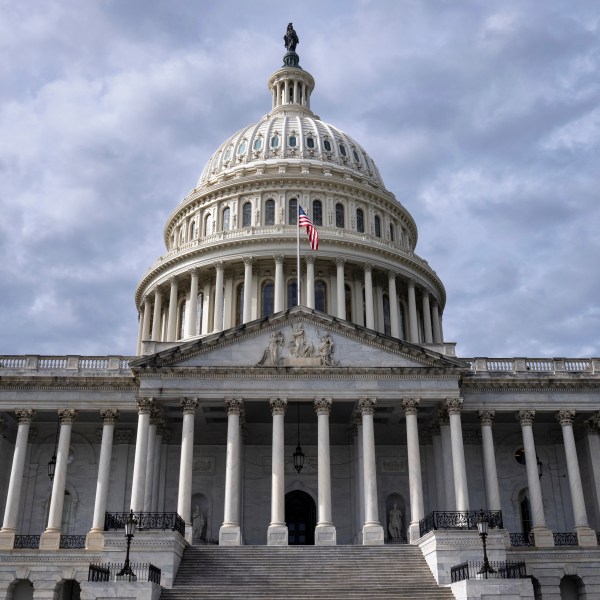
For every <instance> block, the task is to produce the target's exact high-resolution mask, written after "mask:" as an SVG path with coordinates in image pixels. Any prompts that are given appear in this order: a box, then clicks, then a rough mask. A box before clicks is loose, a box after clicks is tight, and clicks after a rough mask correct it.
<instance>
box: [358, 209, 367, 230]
mask: <svg viewBox="0 0 600 600" xmlns="http://www.w3.org/2000/svg"><path fill="white" fill-rule="evenodd" d="M356 231H358V233H364V232H365V213H364V212H363V209H362V208H357V209H356Z"/></svg>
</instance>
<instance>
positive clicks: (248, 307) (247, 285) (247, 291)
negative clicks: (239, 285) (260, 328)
mask: <svg viewBox="0 0 600 600" xmlns="http://www.w3.org/2000/svg"><path fill="white" fill-rule="evenodd" d="M253 264H254V257H252V256H246V257H244V312H243V322H244V323H248V322H249V321H252V265H253Z"/></svg>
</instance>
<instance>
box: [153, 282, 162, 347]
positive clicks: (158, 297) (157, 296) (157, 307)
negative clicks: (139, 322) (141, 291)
mask: <svg viewBox="0 0 600 600" xmlns="http://www.w3.org/2000/svg"><path fill="white" fill-rule="evenodd" d="M161 317H162V292H161V291H160V290H159V289H158V287H156V288H154V316H153V318H152V341H153V342H160V341H162V340H161V339H160V321H161Z"/></svg>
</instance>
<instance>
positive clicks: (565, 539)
mask: <svg viewBox="0 0 600 600" xmlns="http://www.w3.org/2000/svg"><path fill="white" fill-rule="evenodd" d="M552 535H553V537H554V545H555V546H578V545H579V541H578V539H577V533H575V532H572V531H566V532H558V533H553V534H552Z"/></svg>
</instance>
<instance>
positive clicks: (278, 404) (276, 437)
mask: <svg viewBox="0 0 600 600" xmlns="http://www.w3.org/2000/svg"><path fill="white" fill-rule="evenodd" d="M270 404H271V414H272V415H273V446H272V459H271V472H272V474H271V523H270V524H269V529H268V531H267V545H268V546H287V543H288V528H287V526H286V524H285V443H284V418H285V409H286V407H287V399H286V398H271V401H270Z"/></svg>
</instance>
